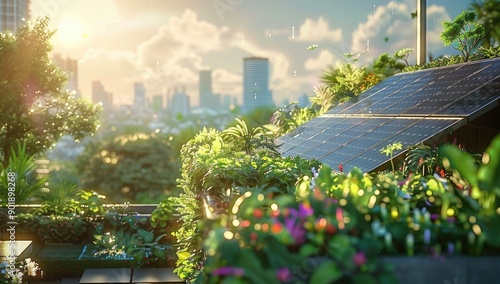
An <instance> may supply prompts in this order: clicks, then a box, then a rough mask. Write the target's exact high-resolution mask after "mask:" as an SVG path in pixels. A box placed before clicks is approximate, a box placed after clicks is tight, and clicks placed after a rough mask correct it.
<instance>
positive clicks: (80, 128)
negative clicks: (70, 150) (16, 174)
mask: <svg viewBox="0 0 500 284" xmlns="http://www.w3.org/2000/svg"><path fill="white" fill-rule="evenodd" d="M53 34H54V32H53V31H49V29H48V19H47V18H44V19H38V20H36V21H35V22H33V23H32V24H27V25H25V26H24V27H21V28H20V29H19V30H18V32H17V33H16V34H15V35H13V34H10V33H8V34H7V33H0V162H1V163H2V164H3V165H4V166H6V165H7V163H8V161H9V158H10V154H11V149H12V148H15V147H14V145H17V143H18V142H25V143H26V145H27V147H26V152H27V154H28V155H35V154H38V153H40V152H42V151H44V150H46V149H48V148H49V147H51V146H52V145H53V144H54V143H55V142H56V141H57V140H58V139H59V138H60V137H61V136H63V135H72V136H74V138H75V139H82V138H83V137H84V136H86V135H89V134H92V133H94V132H95V131H96V130H97V128H98V118H99V107H98V106H94V105H92V104H90V103H89V102H87V101H84V100H83V99H76V98H75V97H74V96H73V95H72V94H71V93H69V92H67V91H63V89H64V88H63V86H64V84H65V81H66V80H67V78H66V76H65V74H64V73H63V72H62V71H61V70H60V69H59V68H58V67H56V66H55V65H54V64H53V63H52V62H51V60H50V58H49V53H50V52H51V51H52V46H51V44H50V42H49V40H50V38H51V37H52V35H53Z"/></svg>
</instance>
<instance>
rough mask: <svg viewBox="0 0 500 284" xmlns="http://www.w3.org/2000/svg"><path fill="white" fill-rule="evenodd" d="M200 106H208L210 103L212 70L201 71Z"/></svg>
mask: <svg viewBox="0 0 500 284" xmlns="http://www.w3.org/2000/svg"><path fill="white" fill-rule="evenodd" d="M199 89H200V97H199V101H200V106H205V107H206V106H207V105H208V104H210V99H211V97H212V71H211V70H202V71H200V81H199Z"/></svg>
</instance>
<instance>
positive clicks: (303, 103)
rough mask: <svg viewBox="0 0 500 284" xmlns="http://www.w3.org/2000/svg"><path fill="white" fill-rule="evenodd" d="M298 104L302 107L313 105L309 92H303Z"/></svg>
mask: <svg viewBox="0 0 500 284" xmlns="http://www.w3.org/2000/svg"><path fill="white" fill-rule="evenodd" d="M298 106H299V107H301V108H306V107H310V106H311V100H310V99H309V96H308V95H307V94H302V96H300V97H299V103H298Z"/></svg>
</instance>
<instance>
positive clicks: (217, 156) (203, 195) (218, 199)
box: [174, 125, 319, 279]
mask: <svg viewBox="0 0 500 284" xmlns="http://www.w3.org/2000/svg"><path fill="white" fill-rule="evenodd" d="M232 130H234V132H231V133H234V134H238V135H239V134H241V133H251V131H248V129H245V125H239V128H238V127H234V129H232ZM223 133H224V132H222V133H221V132H219V131H216V130H213V129H212V130H207V129H205V130H203V131H202V132H200V133H199V134H198V135H197V136H196V137H194V139H192V140H191V141H189V142H188V143H186V144H185V145H184V146H183V148H182V150H181V160H182V163H183V166H182V173H181V178H179V179H178V183H179V187H181V188H182V190H183V192H182V193H181V194H180V195H179V197H178V198H174V201H175V204H178V205H179V206H178V207H176V210H177V213H178V215H179V221H180V222H181V224H182V225H181V228H180V229H179V230H178V231H177V232H175V233H174V236H175V237H176V238H177V256H178V262H177V268H176V270H175V272H176V273H177V274H178V275H179V276H180V277H181V278H183V279H192V278H194V277H195V276H196V275H197V274H198V273H199V265H200V263H201V261H202V259H203V250H202V247H201V238H202V235H203V232H202V231H200V229H199V227H198V223H199V222H200V220H202V219H203V218H204V216H205V217H206V214H207V211H206V210H209V211H211V212H214V213H219V214H225V213H226V212H227V208H228V204H229V203H230V201H231V200H232V199H233V197H234V196H239V195H240V194H243V193H245V192H261V193H264V194H268V195H275V194H292V195H293V194H294V192H295V184H296V182H297V179H298V178H302V177H304V176H306V175H309V176H311V168H312V167H314V166H316V167H317V166H318V165H319V163H318V162H317V161H307V160H304V159H301V158H282V157H280V156H278V155H275V154H274V155H269V153H261V152H259V151H257V149H255V148H251V149H248V148H247V149H244V148H240V151H236V147H234V144H233V143H234V141H233V140H231V139H229V141H227V140H228V139H227V138H226V139H223V138H222V137H223ZM225 135H232V134H229V133H228V132H225ZM256 144H257V145H258V143H256ZM256 144H253V146H252V147H260V146H255V145H256ZM247 151H248V152H247ZM264 189H265V190H264ZM202 200H206V201H208V202H209V204H208V206H207V208H205V207H204V204H203V202H202Z"/></svg>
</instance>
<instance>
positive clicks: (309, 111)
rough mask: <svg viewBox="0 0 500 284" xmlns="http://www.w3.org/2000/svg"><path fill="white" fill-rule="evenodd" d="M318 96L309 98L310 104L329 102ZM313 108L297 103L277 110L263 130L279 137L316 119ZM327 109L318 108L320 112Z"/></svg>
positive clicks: (315, 112)
mask: <svg viewBox="0 0 500 284" xmlns="http://www.w3.org/2000/svg"><path fill="white" fill-rule="evenodd" d="M322 87H324V86H322ZM325 88H326V87H325ZM319 96H320V95H319V94H317V96H316V97H314V98H311V102H312V101H313V100H314V104H318V103H319V104H321V103H322V102H328V101H329V100H326V99H325V100H323V99H319ZM315 108H316V107H313V108H308V107H305V108H302V107H299V106H298V105H297V102H292V103H290V104H289V105H286V106H285V107H283V108H281V109H278V110H277V111H276V112H275V113H274V114H273V119H272V121H271V124H267V125H264V128H266V129H268V130H269V131H270V132H272V133H273V134H274V137H280V136H282V135H284V134H286V133H288V132H289V131H291V130H293V129H295V128H297V127H299V126H300V125H302V124H304V123H306V122H308V121H309V120H311V119H312V118H314V117H316V116H317V115H318V114H317V111H316V110H315ZM327 108H329V106H326V107H324V108H323V107H321V106H320V109H321V110H320V112H321V111H324V110H325V109H327Z"/></svg>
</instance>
